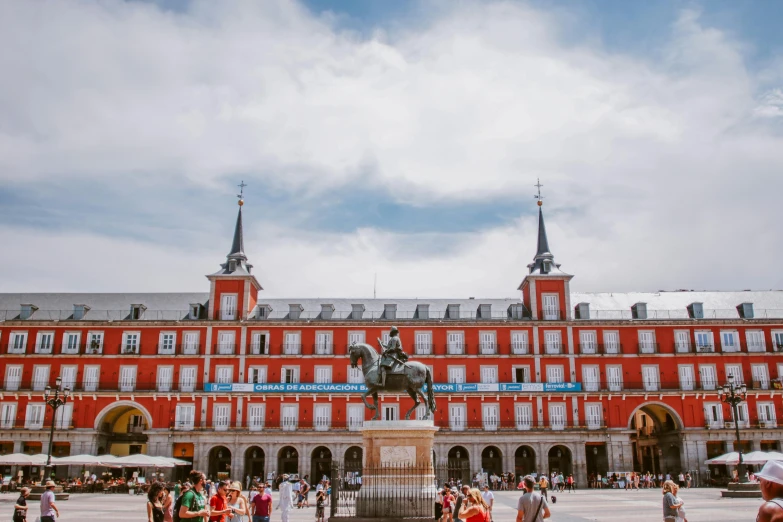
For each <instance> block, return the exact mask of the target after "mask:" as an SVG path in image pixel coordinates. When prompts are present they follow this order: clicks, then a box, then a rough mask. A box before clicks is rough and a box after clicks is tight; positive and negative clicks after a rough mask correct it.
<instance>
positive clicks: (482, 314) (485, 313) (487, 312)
mask: <svg viewBox="0 0 783 522" xmlns="http://www.w3.org/2000/svg"><path fill="white" fill-rule="evenodd" d="M478 316H479V319H492V305H490V304H480V305H479V307H478Z"/></svg>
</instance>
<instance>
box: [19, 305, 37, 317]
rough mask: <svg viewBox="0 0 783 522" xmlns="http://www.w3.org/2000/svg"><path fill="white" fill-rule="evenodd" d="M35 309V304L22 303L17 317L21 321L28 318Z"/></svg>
mask: <svg viewBox="0 0 783 522" xmlns="http://www.w3.org/2000/svg"><path fill="white" fill-rule="evenodd" d="M36 310H38V307H37V306H35V305H31V304H23V305H22V310H21V312H20V313H19V319H21V320H23V321H24V320H25V319H30V318H31V317H32V316H33V314H34V313H35V311H36Z"/></svg>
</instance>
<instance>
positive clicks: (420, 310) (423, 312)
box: [416, 304, 430, 319]
mask: <svg viewBox="0 0 783 522" xmlns="http://www.w3.org/2000/svg"><path fill="white" fill-rule="evenodd" d="M416 318H417V319H429V318H430V305H428V304H420V305H416Z"/></svg>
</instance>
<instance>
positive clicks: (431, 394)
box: [427, 367, 435, 413]
mask: <svg viewBox="0 0 783 522" xmlns="http://www.w3.org/2000/svg"><path fill="white" fill-rule="evenodd" d="M432 388H433V386H432V373H431V372H430V368H429V367H427V402H428V403H429V404H428V407H429V410H430V411H431V412H432V413H435V390H433V389H432Z"/></svg>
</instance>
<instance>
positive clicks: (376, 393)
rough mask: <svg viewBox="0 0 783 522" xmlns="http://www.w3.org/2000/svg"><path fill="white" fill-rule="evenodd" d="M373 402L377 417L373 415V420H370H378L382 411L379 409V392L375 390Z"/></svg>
mask: <svg viewBox="0 0 783 522" xmlns="http://www.w3.org/2000/svg"><path fill="white" fill-rule="evenodd" d="M372 400H373V402H374V403H375V406H373V408H372V409H373V410H375V415H373V417H372V419H370V420H378V419H380V418H381V410H379V409H378V392H377V391H375V388H373V392H372Z"/></svg>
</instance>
